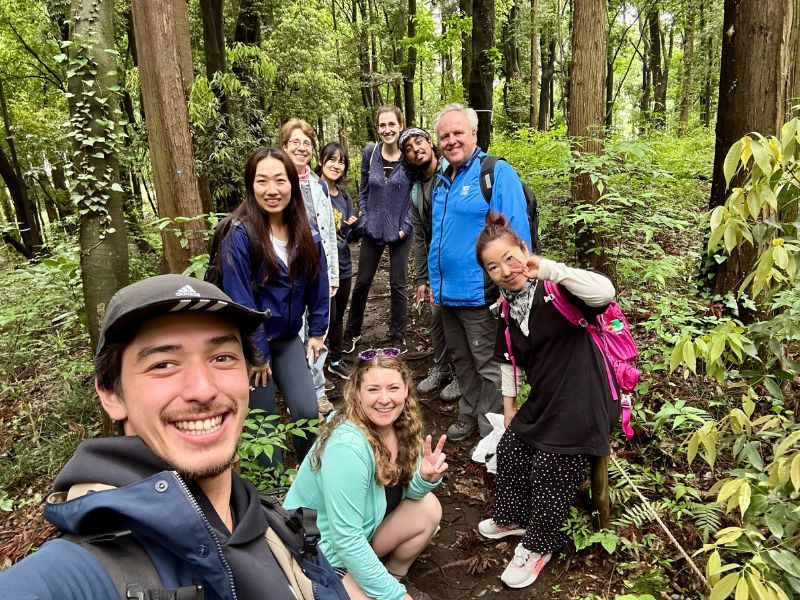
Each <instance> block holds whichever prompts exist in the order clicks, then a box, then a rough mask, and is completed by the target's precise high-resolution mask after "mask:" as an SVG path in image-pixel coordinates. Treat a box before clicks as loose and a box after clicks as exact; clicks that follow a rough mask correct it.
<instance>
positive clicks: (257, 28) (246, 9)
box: [233, 0, 261, 45]
mask: <svg viewBox="0 0 800 600" xmlns="http://www.w3.org/2000/svg"><path fill="white" fill-rule="evenodd" d="M233 41H235V42H241V43H242V44H248V45H253V44H258V43H259V42H260V41H261V15H260V14H259V12H258V9H257V8H256V7H255V6H254V0H241V2H240V3H239V14H238V16H237V17H236V31H235V32H234V34H233Z"/></svg>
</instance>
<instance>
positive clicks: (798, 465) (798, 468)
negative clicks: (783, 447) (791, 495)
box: [790, 452, 800, 492]
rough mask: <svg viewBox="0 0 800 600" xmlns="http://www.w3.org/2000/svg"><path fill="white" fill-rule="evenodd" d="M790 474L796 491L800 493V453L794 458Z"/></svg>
mask: <svg viewBox="0 0 800 600" xmlns="http://www.w3.org/2000/svg"><path fill="white" fill-rule="evenodd" d="M790 473H791V479H792V485H793V486H794V489H795V490H796V491H798V492H800V452H796V453H795V455H794V458H793V459H792V467H791V470H790Z"/></svg>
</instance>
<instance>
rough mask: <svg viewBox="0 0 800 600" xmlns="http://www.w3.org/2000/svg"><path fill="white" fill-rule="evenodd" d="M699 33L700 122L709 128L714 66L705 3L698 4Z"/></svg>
mask: <svg viewBox="0 0 800 600" xmlns="http://www.w3.org/2000/svg"><path fill="white" fill-rule="evenodd" d="M700 31H702V32H703V40H702V44H701V51H702V55H703V57H704V59H705V61H704V62H705V69H704V73H703V87H702V91H701V93H700V122H701V123H702V124H703V127H710V126H711V91H712V86H711V73H712V69H713V66H714V51H713V47H712V46H713V43H712V39H711V32H708V31H706V18H705V3H702V2H701V3H700Z"/></svg>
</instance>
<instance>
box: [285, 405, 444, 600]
mask: <svg viewBox="0 0 800 600" xmlns="http://www.w3.org/2000/svg"><path fill="white" fill-rule="evenodd" d="M312 453H313V450H312V452H309V454H308V456H306V459H305V460H304V461H303V464H302V465H300V469H299V471H298V473H297V477H296V478H295V480H294V483H292V487H291V488H289V493H288V494H287V495H286V500H285V501H284V506H286V508H298V507H301V506H304V507H308V508H312V509H314V510H316V511H317V526H318V527H319V531H320V536H321V539H320V543H319V547H320V548H321V549H322V552H323V553H324V554H325V557H326V558H327V559H328V561H329V562H330V563H331V564H332V565H333V566H334V567H341V568H345V569H347V571H348V572H349V573H350V575H352V577H353V579H355V581H356V583H358V585H359V587H360V588H361V589H362V590H363V591H364V593H366V594H367V596H369V597H371V598H376V599H377V600H401V599H402V598H403V595H404V594H405V588H404V587H403V585H402V584H400V583H399V582H398V581H397V580H396V579H395V578H394V577H392V576H391V575H390V574H389V572H388V571H387V570H386V567H384V566H383V563H381V561H380V559H379V558H378V556H377V555H376V554H375V552H374V551H373V549H372V546H371V545H370V540H371V539H372V536H373V535H374V534H375V530H376V529H377V528H378V525H380V524H381V521H382V520H383V517H384V516H385V513H386V492H385V489H384V487H383V486H382V485H380V484H378V482H377V481H375V455H374V454H373V451H372V448H371V447H370V445H369V442H368V441H367V437H366V436H365V435H364V433H363V432H362V431H361V429H359V428H358V426H357V425H356V424H355V423H353V422H352V421H344V422H343V423H341V424H340V425H338V426H337V427H336V429H334V430H333V433H332V434H331V437H330V438H329V439H328V443H327V444H326V445H325V450H324V451H323V453H322V466H321V467H320V469H319V470H318V471H313V470H312V469H311V455H312ZM438 485H439V482H437V483H429V482H427V481H425V480H424V479H423V478H422V476H421V475H420V473H419V468H417V472H416V473H415V474H414V477H413V479H412V480H411V483H409V485H408V487H406V489H405V490H404V492H403V497H404V498H411V499H420V498H422V497H423V496H425V494H427V493H428V492H430V491H431V490H433V489H435V488H436V487H437V486H438Z"/></svg>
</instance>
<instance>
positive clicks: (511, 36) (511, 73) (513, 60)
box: [501, 5, 522, 125]
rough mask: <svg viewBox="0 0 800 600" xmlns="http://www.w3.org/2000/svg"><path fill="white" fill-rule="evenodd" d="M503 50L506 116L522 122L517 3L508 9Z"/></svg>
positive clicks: (512, 121) (504, 25) (511, 120)
mask: <svg viewBox="0 0 800 600" xmlns="http://www.w3.org/2000/svg"><path fill="white" fill-rule="evenodd" d="M501 37H502V42H501V43H502V50H503V110H504V111H505V113H506V118H507V119H508V120H509V121H510V122H511V123H513V124H514V125H521V124H522V112H521V111H520V110H519V109H520V107H519V104H518V102H517V100H518V98H517V97H516V96H517V95H518V90H517V89H516V88H517V84H518V82H519V79H520V66H519V62H520V61H519V45H518V44H517V41H518V38H519V8H517V6H516V5H513V6H511V7H510V8H509V9H508V15H507V19H506V21H505V22H504V23H503V29H502V34H501Z"/></svg>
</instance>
